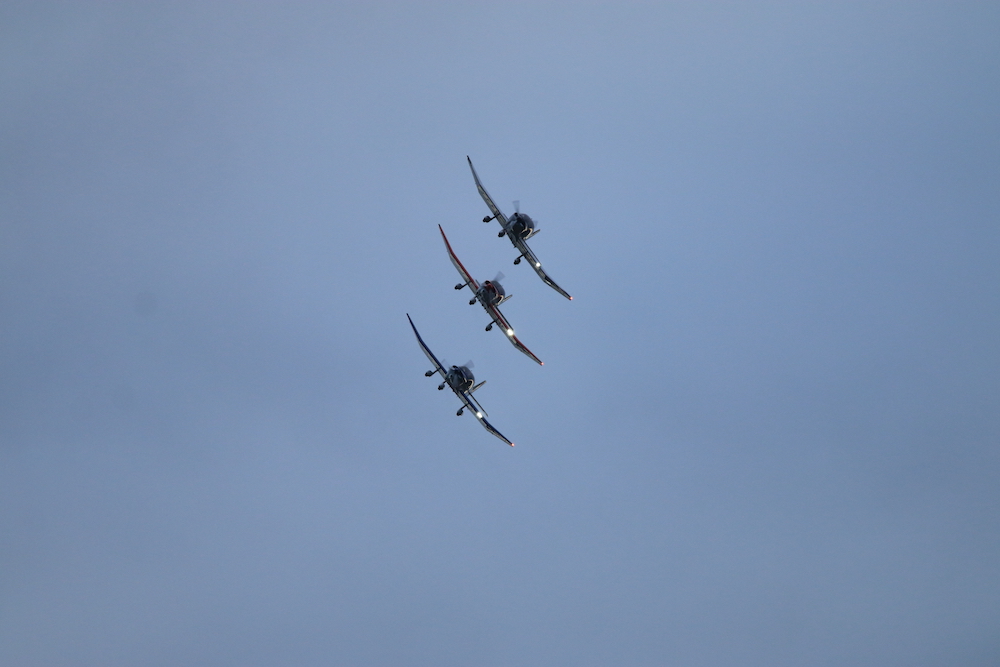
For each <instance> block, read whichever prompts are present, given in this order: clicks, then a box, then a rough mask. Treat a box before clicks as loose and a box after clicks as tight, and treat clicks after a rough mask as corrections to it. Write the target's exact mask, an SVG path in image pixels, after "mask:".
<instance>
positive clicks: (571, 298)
mask: <svg viewBox="0 0 1000 667" xmlns="http://www.w3.org/2000/svg"><path fill="white" fill-rule="evenodd" d="M440 226H441V225H438V227H440ZM569 300H570V301H572V300H573V297H570V298H569Z"/></svg>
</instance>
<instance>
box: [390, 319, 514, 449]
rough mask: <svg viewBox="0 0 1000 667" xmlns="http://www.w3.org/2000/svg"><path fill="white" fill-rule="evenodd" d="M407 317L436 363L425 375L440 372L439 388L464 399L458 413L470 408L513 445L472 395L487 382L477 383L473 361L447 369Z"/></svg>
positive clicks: (459, 414) (493, 432) (421, 344)
mask: <svg viewBox="0 0 1000 667" xmlns="http://www.w3.org/2000/svg"><path fill="white" fill-rule="evenodd" d="M406 319H408V320H410V327H411V328H412V329H413V333H414V335H415V336H416V337H417V342H418V343H419V344H420V349H421V350H423V351H424V354H426V355H427V358H428V359H429V360H430V361H431V363H432V364H434V368H432V369H431V370H429V371H427V372H426V373H424V375H425V376H427V377H430V376H432V375H434V374H435V373H438V374H439V375H440V376H441V377H442V378H444V382H442V383H441V384H439V385H438V389H439V390H443V389H444V388H445V386H448V387H451V390H452V391H453V392H455V395H456V396H458V398H459V399H460V400H461V401H462V407H460V408H459V409H458V412H456V413H455V414H457V415H458V416H459V417H461V416H462V413H463V412H464V411H465V409H466V408H468V409H469V410H470V411H471V412H472V414H474V415H475V416H476V419H478V420H479V423H480V424H482V425H483V428H485V429H486V430H487V431H489V432H490V433H492V434H493V435H495V436H496V437H498V438H500V439H501V440H503V441H504V442H506V443H507V444H508V445H510V446H511V447H513V446H514V443H513V442H511V441H510V440H508V439H507V438H505V437H504V435H503V434H502V433H501V432H500V431H498V430H496V429H495V428H494V427H493V425H492V424H490V423H489V422H488V421H486V416H487V415H486V410H483V406H481V405H480V404H479V401H477V400H476V398H475V397H474V396H473V395H472V394H473V393H474V392H475V391H476V390H477V389H479V388H480V387H482V386H483V385H484V384H486V381H485V380H484V381H482V382H480V383H479V384H476V377H475V376H474V375H473V374H472V370H470V368H471V367H472V365H473V364H472V362H471V361H470V362H468V363H466V364H465V365H464V366H452V367H451V368H449V369H447V370H445V365H444V364H443V363H441V362H440V361H438V358H437V357H435V356H434V353H433V352H431V350H430V348H429V347H427V344H426V343H424V339H423V338H421V337H420V333H419V332H418V331H417V327H416V326H415V325H414V324H413V319H411V318H410V315H409V313H407V315H406Z"/></svg>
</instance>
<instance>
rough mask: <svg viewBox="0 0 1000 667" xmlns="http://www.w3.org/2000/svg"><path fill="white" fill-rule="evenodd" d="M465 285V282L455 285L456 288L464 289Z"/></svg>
mask: <svg viewBox="0 0 1000 667" xmlns="http://www.w3.org/2000/svg"><path fill="white" fill-rule="evenodd" d="M463 287H465V285H464V284H463V283H459V284H457V285H455V289H462V288H463Z"/></svg>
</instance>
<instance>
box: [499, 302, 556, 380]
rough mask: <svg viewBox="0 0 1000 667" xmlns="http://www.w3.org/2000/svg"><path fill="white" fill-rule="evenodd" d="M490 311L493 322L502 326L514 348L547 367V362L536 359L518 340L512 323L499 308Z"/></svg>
mask: <svg viewBox="0 0 1000 667" xmlns="http://www.w3.org/2000/svg"><path fill="white" fill-rule="evenodd" d="M488 310H489V311H490V315H491V316H492V317H493V321H494V322H496V323H497V324H498V325H500V328H501V329H502V330H503V332H504V334H505V335H506V336H507V338H508V339H509V340H510V342H511V344H512V345H513V346H514V347H516V348H517V349H519V350H520V351H521V352H524V353H525V354H526V355H528V356H529V357H531V358H532V359H533V360H534V362H535V363H536V364H538V365H539V366H544V365H545V362H543V361H542V360H541V359H539V358H538V357H536V356H535V355H534V354H533V353H532V351H531V350H529V349H528V348H527V347H526V346H525V345H524V343H522V342H521V341H520V340H518V338H517V336H515V335H514V328H513V327H512V326H510V322H508V321H507V318H506V317H504V316H503V313H501V312H500V309H499V308H497V307H496V306H490V307H489V309H488Z"/></svg>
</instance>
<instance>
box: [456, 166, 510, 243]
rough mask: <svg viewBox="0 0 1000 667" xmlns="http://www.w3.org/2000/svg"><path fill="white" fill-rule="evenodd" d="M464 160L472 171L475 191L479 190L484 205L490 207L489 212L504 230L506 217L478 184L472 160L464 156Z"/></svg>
mask: <svg viewBox="0 0 1000 667" xmlns="http://www.w3.org/2000/svg"><path fill="white" fill-rule="evenodd" d="M465 159H466V160H468V161H469V169H471V170H472V177H473V178H474V179H476V189H477V190H479V196H480V197H482V198H483V201H484V202H486V205H487V206H489V207H490V211H492V212H493V215H495V216H496V219H497V221H499V223H500V224H501V225H503V227H504V229H506V228H507V216H506V215H504V214H503V212H501V211H500V209H499V208H497V205H496V204H494V203H493V199H492V198H491V197H490V193H489V192H487V191H486V188H484V187H483V184H482V183H480V182H479V175H478V174H477V173H476V168H475V167H473V166H472V159H471V158H470V157H469V156H468V155H466V156H465Z"/></svg>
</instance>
